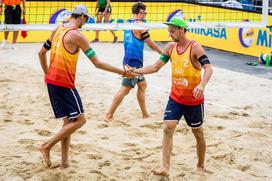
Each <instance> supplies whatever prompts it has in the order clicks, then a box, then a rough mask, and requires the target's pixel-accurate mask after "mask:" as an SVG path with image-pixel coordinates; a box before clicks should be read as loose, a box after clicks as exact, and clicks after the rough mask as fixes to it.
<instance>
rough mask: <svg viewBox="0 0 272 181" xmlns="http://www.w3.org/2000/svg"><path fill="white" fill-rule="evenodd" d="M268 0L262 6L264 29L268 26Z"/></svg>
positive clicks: (264, 0)
mask: <svg viewBox="0 0 272 181" xmlns="http://www.w3.org/2000/svg"><path fill="white" fill-rule="evenodd" d="M268 5H269V3H268V0H263V5H262V24H263V25H264V27H266V26H267V25H268Z"/></svg>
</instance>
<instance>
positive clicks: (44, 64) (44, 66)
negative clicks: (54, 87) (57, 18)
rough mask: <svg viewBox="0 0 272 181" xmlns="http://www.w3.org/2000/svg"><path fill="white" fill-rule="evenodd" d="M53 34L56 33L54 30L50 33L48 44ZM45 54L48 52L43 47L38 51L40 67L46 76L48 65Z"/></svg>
mask: <svg viewBox="0 0 272 181" xmlns="http://www.w3.org/2000/svg"><path fill="white" fill-rule="evenodd" d="M55 32H56V30H54V31H53V32H52V34H51V36H50V38H49V41H50V42H52V40H53V37H54V35H55ZM47 52H48V50H47V49H45V48H44V47H43V46H42V48H41V50H40V51H39V60H40V64H41V67H42V69H43V72H44V74H45V75H46V74H47V71H48V64H47V57H46V53H47Z"/></svg>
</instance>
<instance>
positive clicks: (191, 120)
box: [164, 97, 204, 128]
mask: <svg viewBox="0 0 272 181" xmlns="http://www.w3.org/2000/svg"><path fill="white" fill-rule="evenodd" d="M183 115H184V118H185V121H186V123H187V125H188V126H190V127H192V128H199V127H201V125H202V123H203V119H204V103H203V104H200V105H197V106H188V105H183V104H180V103H177V102H176V101H174V100H173V99H172V98H171V97H169V100H168V103H167V106H166V109H165V112H164V121H169V120H177V121H178V122H179V120H180V118H181V117H182V116H183Z"/></svg>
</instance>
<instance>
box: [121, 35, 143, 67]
mask: <svg viewBox="0 0 272 181" xmlns="http://www.w3.org/2000/svg"><path fill="white" fill-rule="evenodd" d="M124 48H125V56H124V59H123V65H129V66H131V67H134V68H141V67H143V52H144V40H139V39H138V38H136V37H135V35H134V34H133V32H132V31H131V30H125V31H124Z"/></svg>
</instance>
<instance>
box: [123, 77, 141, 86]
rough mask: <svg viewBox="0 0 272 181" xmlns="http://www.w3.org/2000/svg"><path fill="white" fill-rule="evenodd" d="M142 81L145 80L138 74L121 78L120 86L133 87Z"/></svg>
mask: <svg viewBox="0 0 272 181" xmlns="http://www.w3.org/2000/svg"><path fill="white" fill-rule="evenodd" d="M142 81H145V77H144V76H143V75H140V76H138V77H137V78H123V81H122V86H124V87H128V86H130V87H132V88H134V87H135V85H136V84H138V83H139V82H142Z"/></svg>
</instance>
